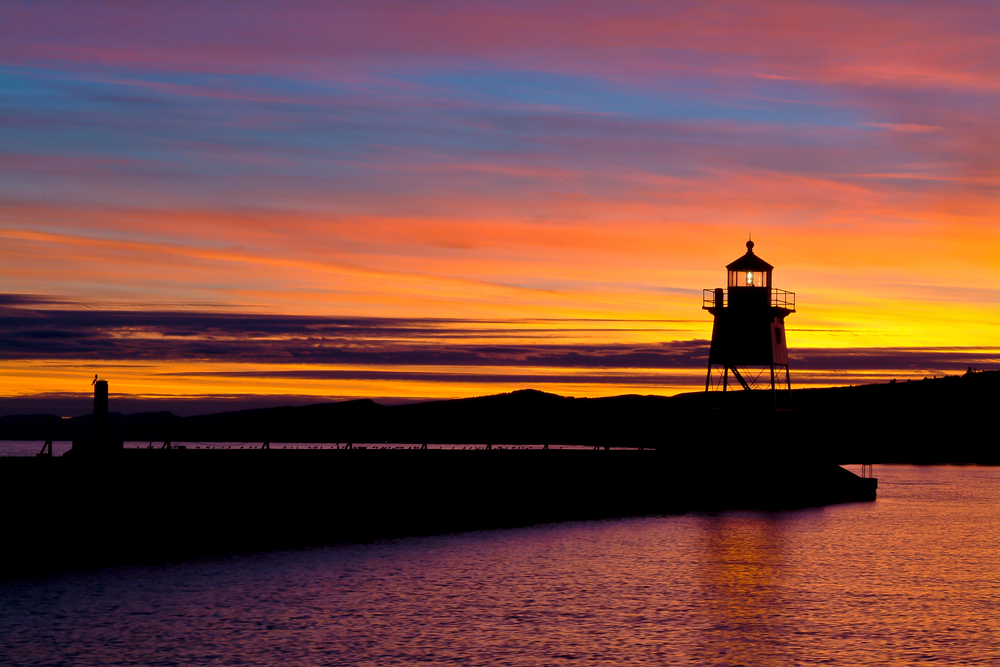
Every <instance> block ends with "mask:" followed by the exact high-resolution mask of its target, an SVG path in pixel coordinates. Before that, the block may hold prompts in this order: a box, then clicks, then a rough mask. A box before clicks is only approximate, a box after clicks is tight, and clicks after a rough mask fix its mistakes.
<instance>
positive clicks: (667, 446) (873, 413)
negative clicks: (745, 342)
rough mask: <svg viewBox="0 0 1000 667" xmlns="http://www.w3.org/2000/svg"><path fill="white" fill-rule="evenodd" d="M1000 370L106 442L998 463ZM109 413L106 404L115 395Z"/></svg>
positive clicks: (262, 418)
mask: <svg viewBox="0 0 1000 667" xmlns="http://www.w3.org/2000/svg"><path fill="white" fill-rule="evenodd" d="M998 399H1000V371H984V372H978V373H973V372H969V373H966V374H965V375H962V376H947V377H942V378H932V379H925V380H922V381H912V382H911V381H907V382H898V383H896V382H893V383H889V384H872V385H860V386H852V387H835V388H829V389H798V390H795V391H794V392H793V405H794V409H793V410H792V413H791V415H785V414H780V415H777V416H776V415H775V413H774V412H773V410H769V406H772V405H773V402H772V401H771V399H770V397H769V395H767V394H766V393H761V392H752V393H748V392H744V391H733V392H730V393H728V394H727V395H726V396H721V395H719V394H712V395H708V394H704V393H692V394H680V395H678V396H673V397H662V396H615V397H609V398H566V397H562V396H556V395H554V394H547V393H543V392H539V391H534V390H522V391H515V392H512V393H509V394H498V395H495V396H485V397H480V398H469V399H457V400H449V401H431V402H427V403H413V404H406V405H396V406H384V405H379V404H377V403H375V402H373V401H370V400H356V401H345V402H339V403H321V404H317V405H310V406H305V407H283V408H266V409H256V410H243V411H237V412H224V413H218V414H211V415H201V416H195V417H178V416H175V415H173V414H171V413H169V412H153V413H138V414H131V415H122V414H117V413H112V414H111V415H110V416H109V436H110V437H111V438H112V439H115V440H125V441H139V442H143V441H148V442H156V443H162V442H164V441H172V442H187V443H191V442H250V443H261V442H313V443H336V442H339V443H347V442H353V443H381V442H389V443H414V444H423V443H428V444H444V443H449V444H453V443H470V444H494V445H503V444H576V445H586V446H597V447H605V446H610V447H622V446H625V447H635V446H643V447H647V448H656V449H659V450H661V451H663V452H664V453H666V454H668V455H671V456H674V457H677V458H682V459H685V458H694V459H701V460H705V459H711V457H712V456H715V455H721V456H729V455H734V454H738V455H740V456H753V455H754V454H755V452H760V453H761V454H769V453H774V452H783V453H784V454H785V455H790V456H808V457H815V458H821V459H826V460H832V461H837V462H840V463H862V462H865V463H868V462H871V463H892V462H898V463H983V464H997V463H1000V438H998V431H997V417H996V415H997V413H998V402H1000V401H998ZM111 409H112V410H113V409H114V398H113V397H112V401H111ZM92 422H93V418H92V416H90V415H86V416H82V417H75V418H72V419H61V418H59V417H56V416H54V415H28V416H9V417H0V439H3V440H39V441H43V440H48V439H52V440H73V439H80V438H86V437H89V436H90V435H91V429H92Z"/></svg>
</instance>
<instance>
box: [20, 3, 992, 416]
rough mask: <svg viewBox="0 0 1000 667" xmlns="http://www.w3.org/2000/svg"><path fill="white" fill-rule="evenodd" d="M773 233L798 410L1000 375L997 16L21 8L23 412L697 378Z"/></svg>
mask: <svg viewBox="0 0 1000 667" xmlns="http://www.w3.org/2000/svg"><path fill="white" fill-rule="evenodd" d="M751 232H752V234H753V239H754V241H755V243H756V252H757V254H758V255H759V256H761V257H762V258H764V259H765V260H767V261H769V262H770V263H771V264H774V265H775V267H776V268H775V272H774V284H775V285H776V286H777V287H779V288H781V289H786V290H791V291H794V292H796V294H797V306H798V312H796V313H795V314H794V315H792V316H791V317H790V318H789V320H788V342H789V347H790V350H791V369H792V382H793V386H798V387H805V386H825V385H838V384H850V383H854V384H857V383H859V382H873V381H885V380H888V379H890V378H894V377H895V378H899V379H904V378H918V377H924V376H928V375H941V374H944V373H949V374H955V373H960V372H962V371H964V370H965V368H966V367H968V366H974V367H977V368H997V367H1000V3H997V2H996V0H989V1H984V2H940V1H935V2H909V1H908V2H872V1H870V0H866V1H864V2H837V1H831V2H812V3H800V2H766V3H751V2H732V3H726V2H627V1H618V2H614V3H609V2H588V1H586V0H576V1H574V2H566V3H555V2H538V1H533V2H503V3H499V2H489V3H486V2H482V3H477V2H433V3H425V2H363V3H360V2H348V3H342V4H339V5H338V4H336V3H327V2H280V3H278V2H274V3H266V2H253V3H251V2H245V3H244V2H233V3H219V2H163V3H156V2H142V3H138V2H120V3H117V2H75V3H58V2H23V3H22V2H5V3H3V4H0V322H2V325H0V397H3V398H0V413H7V414H9V413H17V412H26V411H51V412H56V413H59V412H60V411H62V412H64V413H66V414H77V413H79V412H81V411H84V410H82V409H78V408H79V407H80V406H81V405H85V403H80V402H79V400H77V402H73V400H74V398H75V397H76V398H79V397H83V396H86V395H87V394H88V393H89V391H90V379H91V378H92V377H93V375H94V373H100V374H101V376H102V377H106V378H107V379H108V380H109V382H110V385H111V392H112V400H113V401H114V400H115V397H118V399H120V400H119V403H118V408H117V409H119V410H120V411H126V412H130V411H137V410H139V409H142V408H141V407H135V406H140V405H147V406H155V405H168V406H169V407H170V409H174V410H175V412H179V413H183V412H185V410H186V411H187V412H192V411H194V412H197V411H199V409H200V408H204V406H206V405H208V404H209V402H206V401H208V399H211V400H212V401H214V402H212V403H211V404H212V405H213V406H219V405H229V406H232V407H240V406H243V405H251V404H258V403H260V401H265V402H267V401H270V402H272V403H273V402H277V403H281V402H286V403H287V402H314V401H317V400H331V399H341V398H353V397H371V398H376V399H393V398H395V399H413V398H445V397H460V396H472V395H482V394H491V393H498V392H502V391H510V390H513V389H520V388H525V387H533V388H537V389H541V390H545V391H551V392H555V393H561V394H565V395H576V396H597V395H614V394H625V393H641V394H674V393H677V392H681V391H691V390H695V389H698V387H699V385H700V386H701V387H703V386H704V373H705V365H706V360H707V359H706V358H707V341H708V339H709V338H710V336H711V316H710V315H709V314H708V313H707V312H705V311H703V310H702V309H701V305H702V289H703V288H711V287H717V286H724V285H725V280H726V276H725V269H724V267H725V265H726V264H727V263H729V262H731V261H732V260H734V259H736V258H737V257H739V256H740V255H741V254H742V253H743V252H744V250H745V248H744V243H745V242H746V240H747V237H748V234H749V233H751ZM254 396H256V397H258V398H256V399H255V398H253V397H254ZM177 397H182V398H184V399H185V400H190V401H193V402H192V403H190V404H189V407H188V408H185V407H184V405H182V404H180V403H178V402H177V401H176V400H174V402H172V403H171V402H170V401H171V400H173V399H176V398H177ZM129 398H131V399H139V398H142V399H144V401H145V402H143V403H140V402H139V401H138V400H134V401H133V402H131V403H129V402H128V401H127V399H129ZM199 400H200V401H202V402H200V403H199V402H198V401H199ZM157 401H159V402H157ZM255 401H256V402H255ZM178 405H180V407H177V406H178ZM123 406H129V407H128V408H127V409H126V408H124V407H123ZM29 408H30V409H29ZM115 409H116V406H115V403H114V402H113V403H112V410H115ZM150 409H153V408H150Z"/></svg>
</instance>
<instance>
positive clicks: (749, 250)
mask: <svg viewBox="0 0 1000 667" xmlns="http://www.w3.org/2000/svg"><path fill="white" fill-rule="evenodd" d="M747 252H753V232H752V231H751V232H750V240H749V241H747Z"/></svg>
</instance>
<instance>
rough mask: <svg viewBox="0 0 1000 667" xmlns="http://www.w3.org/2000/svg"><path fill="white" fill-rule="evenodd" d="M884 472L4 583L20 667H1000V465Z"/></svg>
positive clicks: (4, 618) (6, 620) (0, 617)
mask: <svg viewBox="0 0 1000 667" xmlns="http://www.w3.org/2000/svg"><path fill="white" fill-rule="evenodd" d="M875 470H876V474H877V475H878V476H879V478H880V484H881V488H880V490H879V500H878V501H877V502H874V503H859V504H852V505H842V506H836V507H828V508H823V509H813V510H801V511H793V512H774V513H758V512H728V513H721V514H715V515H706V514H694V515H684V516H672V517H648V518H640V519H626V520H615V521H595V522H579V523H565V524H555V525H546V526H539V527H532V528H523V529H516V530H499V531H483V532H475V533H464V534H457V535H445V536H439V537H425V538H407V539H399V540H391V541H383V542H377V543H373V544H364V545H343V546H333V547H326V548H319V549H310V550H303V551H283V552H271V553H264V554H251V555H237V556H230V557H226V558H214V559H206V560H201V561H196V562H188V563H183V564H165V565H157V566H146V567H129V568H117V569H108V570H101V571H94V572H87V573H73V574H62V575H50V576H45V577H35V578H30V579H19V580H12V581H6V582H0V662H2V663H3V664H18V665H421V664H426V665H452V664H454V665H663V664H670V665H753V666H766V665H816V664H822V665H850V666H854V665H859V664H866V665H920V664H947V665H958V664H961V665H975V664H992V665H995V664H997V663H998V661H1000V604H998V603H997V601H998V600H1000V565H998V563H1000V559H998V558H997V555H998V554H997V549H998V545H1000V469H997V468H960V467H930V468H920V467H910V466H876V469H875ZM703 472H704V471H703ZM331 511H334V508H331Z"/></svg>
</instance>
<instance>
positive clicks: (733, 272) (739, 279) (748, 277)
mask: <svg viewBox="0 0 1000 667" xmlns="http://www.w3.org/2000/svg"><path fill="white" fill-rule="evenodd" d="M726 270H727V271H728V272H729V287H770V286H771V271H773V270H774V267H773V266H771V265H770V264H768V263H767V262H765V261H764V260H762V259H761V258H760V257H758V256H757V255H755V254H753V241H747V253H746V254H745V255H743V256H742V257H740V258H739V259H738V260H736V261H735V262H732V263H731V264H729V265H727V266H726Z"/></svg>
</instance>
